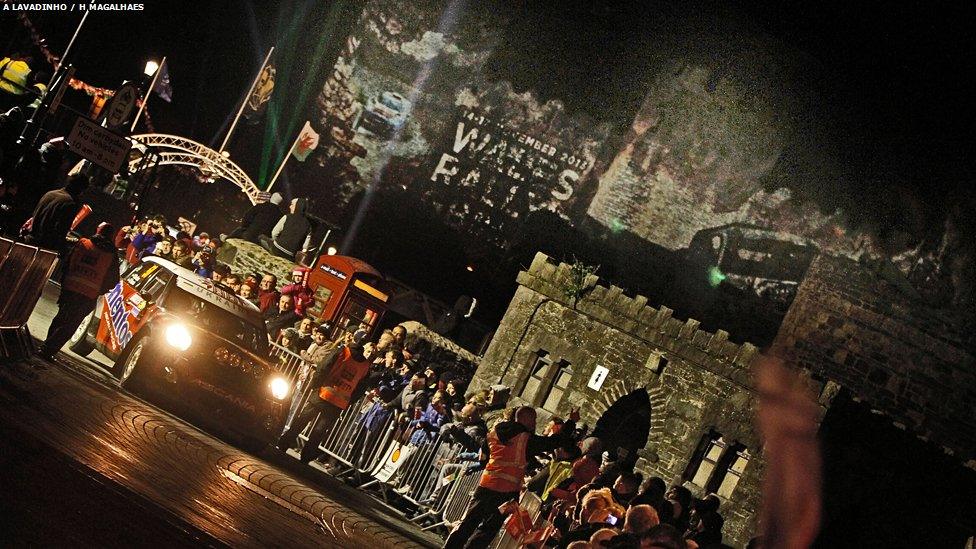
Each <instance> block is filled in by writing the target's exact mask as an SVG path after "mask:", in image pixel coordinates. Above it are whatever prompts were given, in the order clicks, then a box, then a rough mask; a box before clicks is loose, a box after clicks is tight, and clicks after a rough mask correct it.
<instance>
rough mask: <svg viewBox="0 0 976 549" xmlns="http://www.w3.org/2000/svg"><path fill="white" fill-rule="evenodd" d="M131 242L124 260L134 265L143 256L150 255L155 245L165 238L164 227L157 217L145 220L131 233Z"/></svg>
mask: <svg viewBox="0 0 976 549" xmlns="http://www.w3.org/2000/svg"><path fill="white" fill-rule="evenodd" d="M130 234H131V235H132V236H131V241H130V243H129V246H128V247H127V248H126V251H125V260H126V261H127V262H128V263H129V265H135V264H136V263H138V262H139V260H140V259H142V258H143V257H144V256H146V255H149V254H150V253H152V251H153V249H154V248H155V247H156V243H157V242H159V241H160V240H162V239H163V238H165V237H166V226H165V224H164V223H163V221H162V219H161V218H159V217H152V218H148V219H146V220H145V221H144V222H143V223H142V225H141V226H140V227H139V228H138V229H137V230H134V231H132V230H131V229H130Z"/></svg>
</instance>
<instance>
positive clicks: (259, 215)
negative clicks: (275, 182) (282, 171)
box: [227, 193, 284, 244]
mask: <svg viewBox="0 0 976 549" xmlns="http://www.w3.org/2000/svg"><path fill="white" fill-rule="evenodd" d="M283 214H284V212H282V211H281V195H280V194H279V193H274V194H272V195H271V198H270V199H269V200H268V201H267V202H260V203H258V204H255V205H253V206H251V208H250V209H248V210H247V211H246V212H244V217H243V218H241V224H240V226H239V227H237V228H236V229H234V230H233V231H231V233H230V234H229V235H228V236H227V238H240V239H243V240H247V241H248V242H252V243H254V244H260V243H261V242H260V241H259V240H258V238H259V237H261V236H271V229H274V226H275V224H276V223H278V220H279V219H281V216H282V215H283Z"/></svg>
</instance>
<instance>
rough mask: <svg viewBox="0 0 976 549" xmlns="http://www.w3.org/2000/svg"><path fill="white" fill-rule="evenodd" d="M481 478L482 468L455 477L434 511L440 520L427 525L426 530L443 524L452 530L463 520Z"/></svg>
mask: <svg viewBox="0 0 976 549" xmlns="http://www.w3.org/2000/svg"><path fill="white" fill-rule="evenodd" d="M480 479H481V470H478V471H474V472H471V473H465V474H462V475H459V476H458V477H457V478H455V479H454V481H452V482H451V484H450V488H449V489H448V492H447V495H446V496H445V497H444V498H442V500H441V502H440V505H439V508H438V509H437V510H436V512H434V513H433V515H434V516H439V518H440V520H439V521H438V522H436V523H435V524H432V525H430V526H427V527H426V528H424V530H433V529H434V528H438V527H441V526H443V527H444V528H446V529H447V530H448V531H450V530H452V529H453V528H454V526H455V525H456V524H457V523H459V522H461V518H462V517H464V512H465V511H466V510H467V509H468V504H469V503H470V502H471V498H472V496H474V489H475V488H477V487H478V480H480ZM432 511H433V510H432Z"/></svg>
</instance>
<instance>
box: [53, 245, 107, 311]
mask: <svg viewBox="0 0 976 549" xmlns="http://www.w3.org/2000/svg"><path fill="white" fill-rule="evenodd" d="M110 269H118V262H117V260H116V258H115V254H114V253H113V252H109V251H107V250H103V249H101V248H99V247H98V246H95V243H94V242H92V241H91V240H88V239H87V238H82V239H79V240H78V243H77V244H75V247H74V249H73V250H72V252H71V257H70V258H69V259H68V269H67V270H66V271H65V275H64V281H63V283H62V286H61V287H62V288H63V289H65V290H68V291H70V292H75V293H77V294H81V295H83V296H85V297H88V298H91V299H96V298H98V296H99V295H100V294H101V293H102V292H103V291H104V287H105V278H106V277H107V276H108V274H109V270H110Z"/></svg>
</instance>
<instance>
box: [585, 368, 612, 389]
mask: <svg viewBox="0 0 976 549" xmlns="http://www.w3.org/2000/svg"><path fill="white" fill-rule="evenodd" d="M609 373H610V370H608V369H607V368H606V367H605V366H599V365H597V367H596V368H593V375H591V376H590V380H589V381H588V382H587V383H586V386H587V387H589V388H590V389H593V390H594V391H599V390H600V388H601V387H603V382H604V381H606V380H607V374H609Z"/></svg>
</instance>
